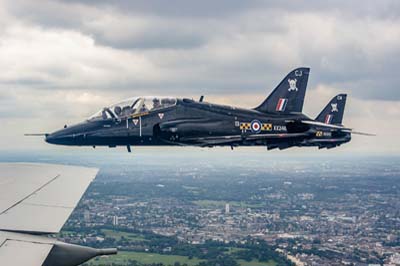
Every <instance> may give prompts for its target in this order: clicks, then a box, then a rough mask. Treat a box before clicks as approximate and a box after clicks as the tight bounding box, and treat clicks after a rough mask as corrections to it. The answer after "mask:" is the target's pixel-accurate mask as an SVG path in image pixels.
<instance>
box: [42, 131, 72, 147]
mask: <svg viewBox="0 0 400 266" xmlns="http://www.w3.org/2000/svg"><path fill="white" fill-rule="evenodd" d="M45 141H46V142H47V143H50V144H58V145H72V144H73V142H74V137H73V135H71V134H68V133H67V132H64V131H63V130H60V131H56V132H54V133H51V134H48V135H47V136H46V138H45Z"/></svg>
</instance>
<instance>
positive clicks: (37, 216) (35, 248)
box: [0, 163, 116, 266]
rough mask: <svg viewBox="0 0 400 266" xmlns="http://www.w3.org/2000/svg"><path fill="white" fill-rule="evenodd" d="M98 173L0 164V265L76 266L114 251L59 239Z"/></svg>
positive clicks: (81, 169) (78, 168)
mask: <svg viewBox="0 0 400 266" xmlns="http://www.w3.org/2000/svg"><path fill="white" fill-rule="evenodd" d="M96 174H97V169H93V168H83V167H75V166H63V165H50V164H29V163H0V265H12V266H41V265H42V266H50V265H51V266H75V265H79V264H82V263H83V262H85V261H87V260H89V259H91V258H93V257H96V256H100V255H110V254H115V253H116V250H115V249H105V250H104V249H103V250H100V249H93V248H89V247H83V246H78V245H71V244H67V243H63V242H60V241H57V239H55V238H53V237H51V236H50V235H51V234H56V233H58V232H59V231H60V230H61V228H62V226H63V225H64V223H65V222H66V221H67V219H68V217H69V216H70V214H71V213H72V211H73V210H74V208H75V206H76V205H77V204H78V202H79V200H80V198H81V197H82V195H83V193H84V192H85V191H86V188H87V187H88V186H89V184H90V182H91V181H92V180H93V179H94V178H95V177H96Z"/></svg>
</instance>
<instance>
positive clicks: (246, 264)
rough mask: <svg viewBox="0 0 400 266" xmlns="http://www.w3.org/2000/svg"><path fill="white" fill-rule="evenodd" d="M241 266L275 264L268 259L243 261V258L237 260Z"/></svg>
mask: <svg viewBox="0 0 400 266" xmlns="http://www.w3.org/2000/svg"><path fill="white" fill-rule="evenodd" d="M237 262H238V263H239V264H240V265H241V266H275V265H276V262H275V261H268V262H259V261H257V260H252V261H245V260H238V261H237Z"/></svg>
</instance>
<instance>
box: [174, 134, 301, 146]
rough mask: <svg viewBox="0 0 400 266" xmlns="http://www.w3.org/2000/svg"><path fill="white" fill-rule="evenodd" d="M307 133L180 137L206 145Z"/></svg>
mask: <svg viewBox="0 0 400 266" xmlns="http://www.w3.org/2000/svg"><path fill="white" fill-rule="evenodd" d="M307 135H308V134H307V133H271V134H251V135H232V136H215V137H206V138H182V139H181V140H184V141H193V142H197V143H199V144H200V146H208V145H227V144H230V143H231V144H235V143H238V142H241V141H246V140H254V141H256V140H267V139H280V138H297V137H303V136H307Z"/></svg>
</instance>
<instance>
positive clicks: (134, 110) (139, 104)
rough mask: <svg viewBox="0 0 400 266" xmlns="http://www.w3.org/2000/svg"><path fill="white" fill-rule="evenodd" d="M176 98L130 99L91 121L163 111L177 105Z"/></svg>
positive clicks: (91, 118)
mask: <svg viewBox="0 0 400 266" xmlns="http://www.w3.org/2000/svg"><path fill="white" fill-rule="evenodd" d="M176 102H177V100H176V98H170V97H156V96H148V97H137V98H129V99H127V100H124V101H122V102H119V103H116V104H113V105H111V106H109V107H105V108H103V109H102V110H100V111H98V112H97V113H95V114H94V115H92V116H91V117H90V118H89V120H93V119H107V118H122V117H127V116H131V115H135V114H141V113H147V112H151V111H156V110H161V109H164V108H167V107H171V106H174V105H176Z"/></svg>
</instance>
